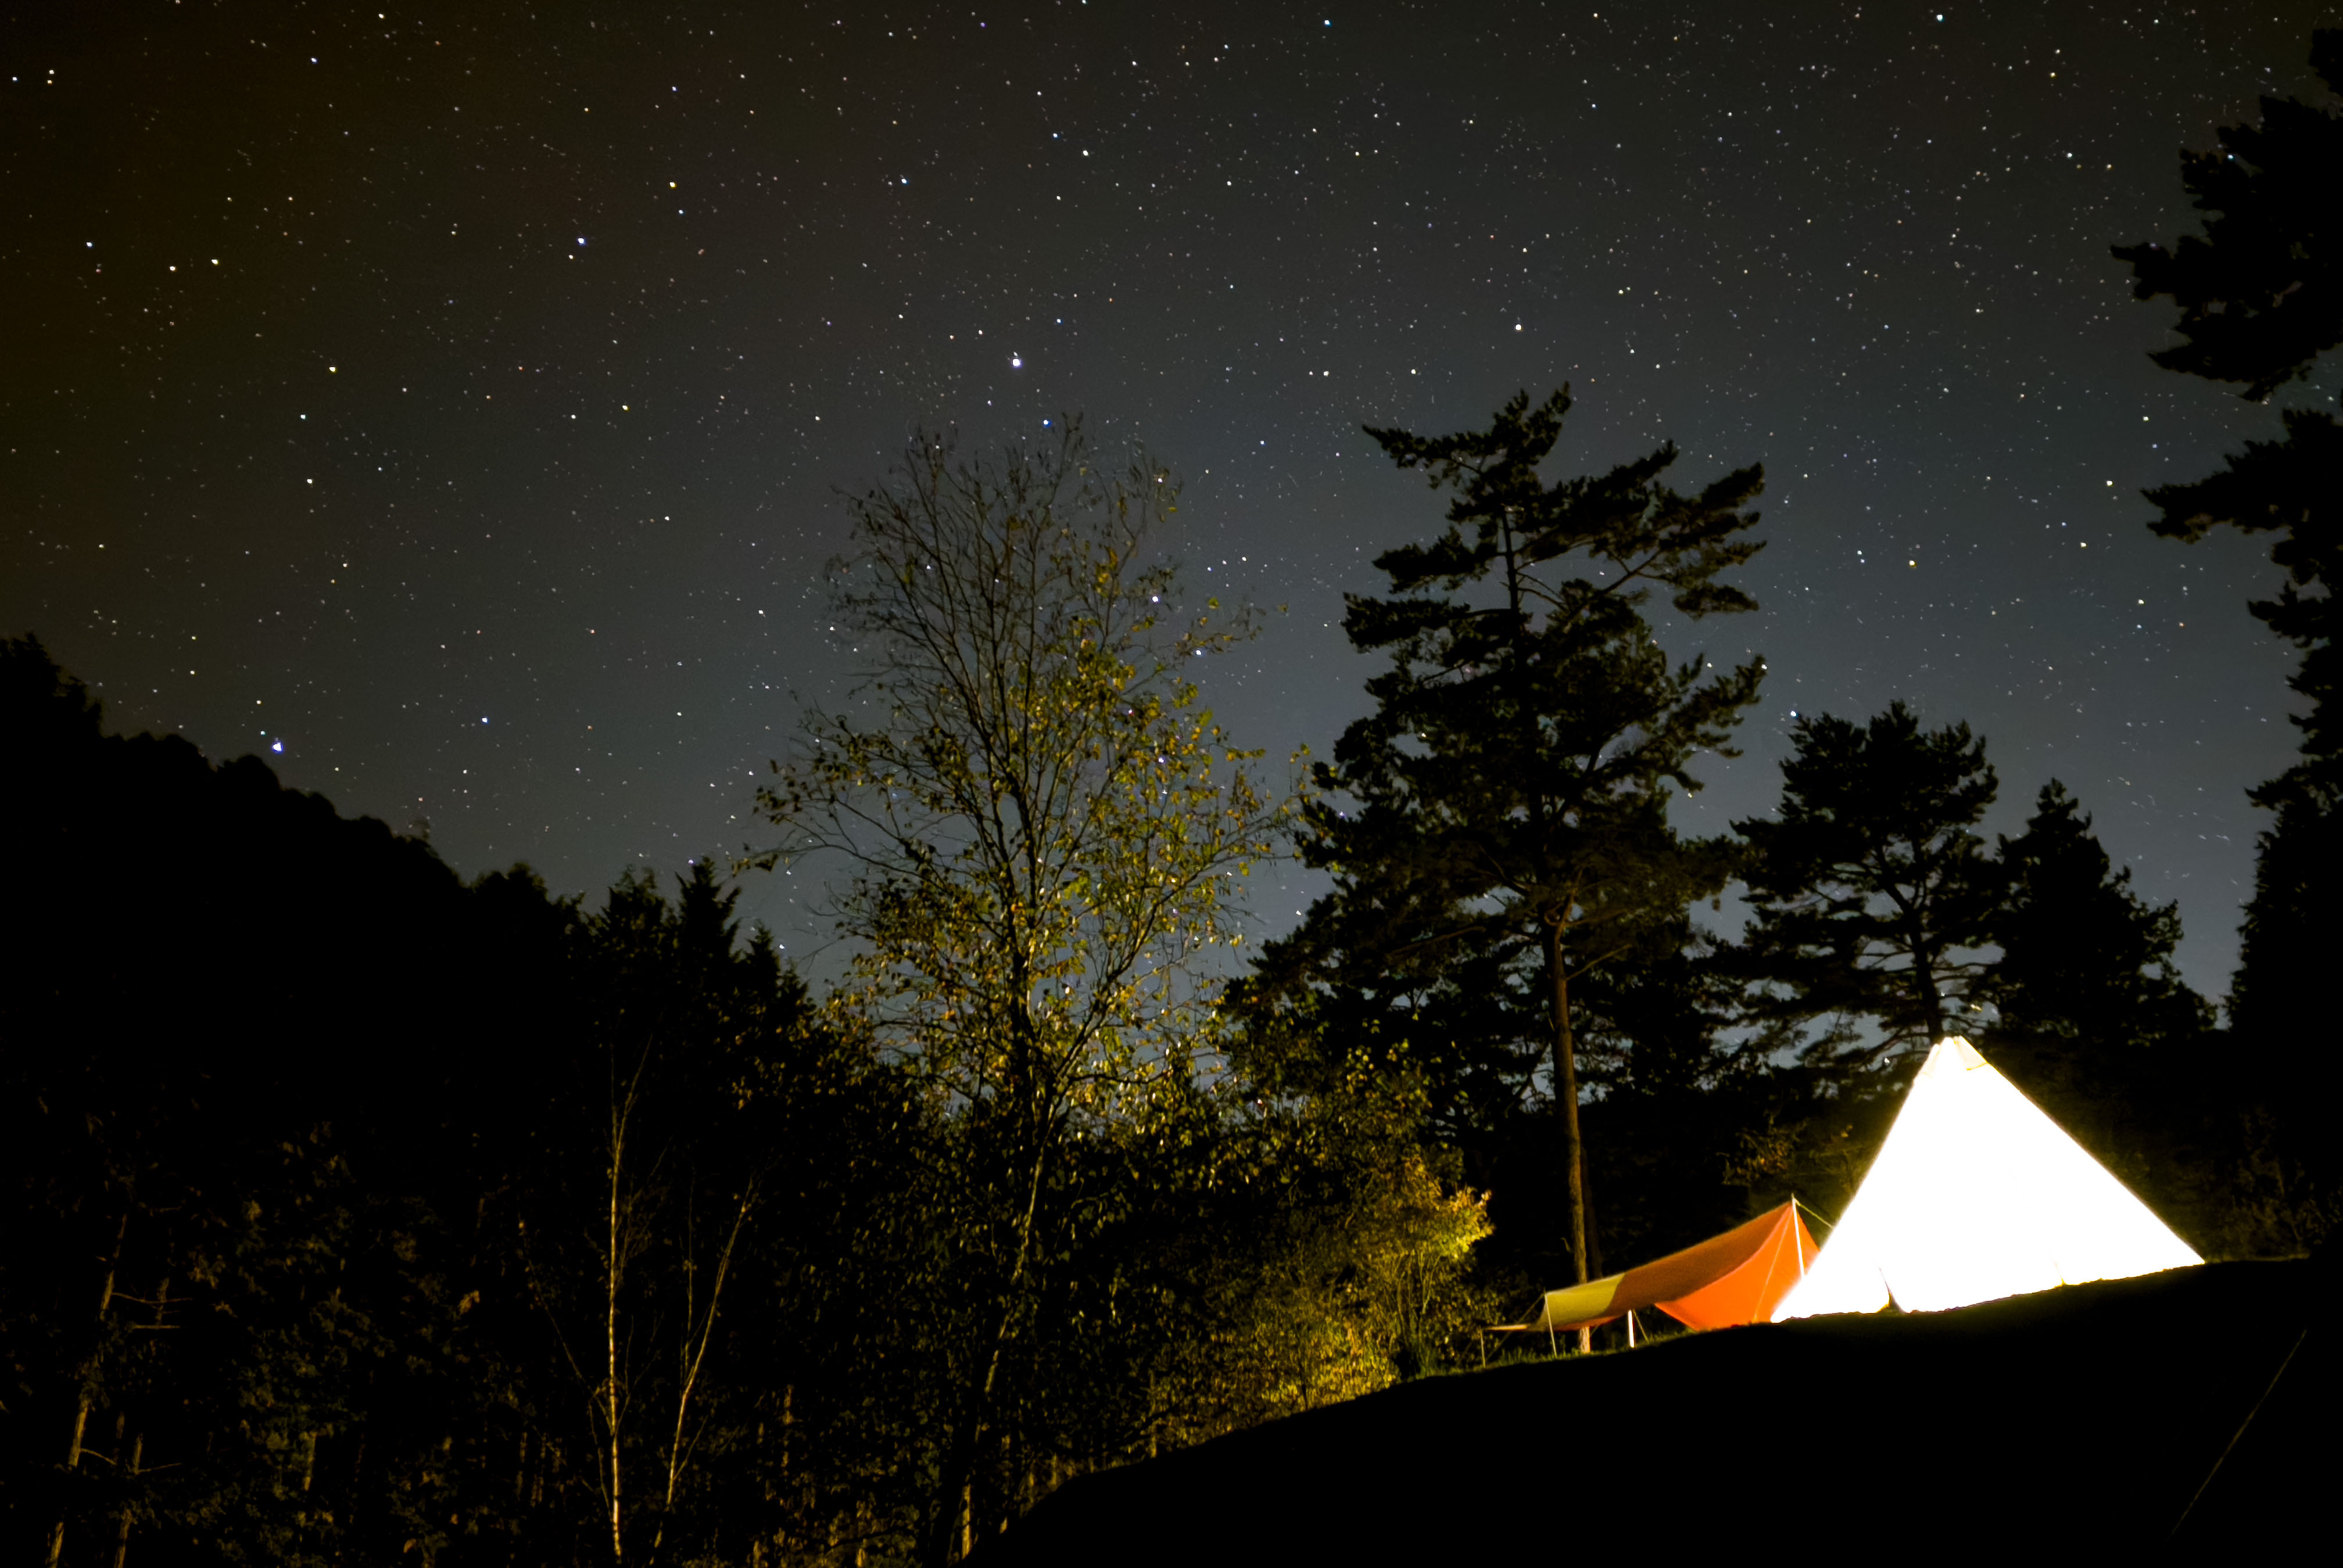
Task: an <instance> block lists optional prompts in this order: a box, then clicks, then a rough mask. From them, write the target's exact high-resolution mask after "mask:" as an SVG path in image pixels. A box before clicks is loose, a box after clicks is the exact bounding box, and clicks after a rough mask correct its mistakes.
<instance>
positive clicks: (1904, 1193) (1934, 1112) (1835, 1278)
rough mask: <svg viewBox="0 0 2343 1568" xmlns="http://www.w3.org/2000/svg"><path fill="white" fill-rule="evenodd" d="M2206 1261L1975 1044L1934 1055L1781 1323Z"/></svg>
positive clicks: (1918, 1307)
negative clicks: (1891, 1302)
mask: <svg viewBox="0 0 2343 1568" xmlns="http://www.w3.org/2000/svg"><path fill="white" fill-rule="evenodd" d="M2203 1261H2204V1260H2203V1259H2202V1258H2199V1257H2198V1256H2197V1254H2196V1253H2195V1252H2193V1251H2189V1249H2188V1246H2187V1243H2186V1242H2184V1241H2181V1239H2180V1238H2179V1237H2177V1236H2176V1235H2174V1234H2173V1233H2172V1231H2170V1230H2169V1229H2168V1228H2167V1226H2166V1225H2165V1223H2164V1221H2161V1220H2158V1219H2157V1217H2156V1216H2155V1215H2154V1214H2152V1213H2150V1212H2149V1211H2148V1209H2147V1204H2145V1203H2142V1202H2141V1201H2139V1200H2138V1199H2137V1198H2135V1197H2133V1196H2132V1195H2131V1193H2130V1192H2129V1191H2127V1189H2126V1188H2125V1187H2124V1185H2123V1183H2122V1182H2120V1181H2117V1180H2116V1179H2115V1178H2114V1177H2113V1176H2112V1175H2110V1174H2108V1172H2107V1167H2105V1166H2103V1165H2101V1164H2100V1163H2099V1162H2098V1161H2096V1160H2094V1159H2092V1158H2091V1157H2090V1156H2089V1155H2088V1154H2087V1153H2085V1152H2084V1151H2083V1147H2082V1145H2080V1144H2078V1143H2077V1142H2076V1141H2074V1140H2073V1139H2072V1138H2070V1137H2068V1136H2067V1135H2066V1131H2064V1130H2063V1129H2062V1128H2060V1127H2059V1126H2058V1124H2057V1123H2056V1122H2055V1121H2051V1120H2050V1118H2049V1117H2047V1116H2046V1115H2044V1114H2043V1113H2042V1111H2040V1110H2039V1109H2038V1108H2037V1107H2036V1105H2035V1104H2034V1102H2033V1101H2030V1100H2028V1099H2026V1096H2025V1095H2023V1094H2021V1093H2019V1092H2018V1091H2017V1090H2016V1087H2015V1086H2014V1085H2013V1084H2011V1083H2010V1081H2008V1080H2007V1079H2006V1078H2004V1077H2002V1075H2001V1074H2000V1073H1998V1072H1996V1071H1995V1070H1993V1068H1992V1066H1991V1065H1990V1064H1989V1063H1987V1062H1986V1060H1985V1058H1983V1057H1981V1056H1979V1055H1978V1054H1977V1053H1976V1050H1974V1049H1973V1048H1971V1046H1970V1045H1969V1042H1968V1041H1967V1040H1957V1039H1954V1040H1940V1041H1938V1042H1937V1045H1936V1049H1935V1050H1932V1051H1930V1052H1929V1053H1928V1060H1927V1061H1926V1064H1924V1065H1923V1066H1922V1067H1921V1069H1920V1076H1919V1077H1918V1078H1916V1079H1915V1080H1914V1081H1913V1083H1912V1091H1911V1093H1910V1094H1909V1095H1907V1096H1906V1098H1905V1101H1904V1108H1903V1110H1901V1111H1898V1112H1896V1124H1895V1126H1893V1127H1891V1128H1890V1129H1888V1132H1887V1141H1885V1143H1883V1144H1881V1145H1880V1147H1879V1154H1878V1157H1877V1158H1876V1159H1875V1160H1874V1161H1872V1162H1871V1169H1870V1171H1867V1172H1866V1173H1865V1176H1864V1178H1863V1184H1862V1186H1860V1187H1859V1188H1857V1189H1856V1190H1855V1199H1854V1201H1852V1202H1850V1203H1849V1204H1848V1205H1847V1206H1846V1212H1845V1214H1844V1215H1842V1216H1841V1217H1840V1219H1839V1222H1838V1228H1837V1229H1836V1230H1835V1231H1831V1233H1830V1235H1829V1237H1828V1238H1827V1239H1826V1240H1825V1241H1824V1243H1823V1249H1822V1252H1821V1255H1820V1256H1818V1257H1816V1258H1815V1262H1814V1267H1812V1268H1811V1269H1809V1270H1807V1271H1806V1275H1805V1279H1803V1280H1801V1281H1800V1282H1798V1285H1797V1287H1796V1288H1795V1290H1793V1291H1791V1292H1790V1293H1789V1295H1788V1297H1787V1298H1786V1299H1785V1300H1784V1301H1783V1302H1782V1303H1781V1304H1780V1305H1779V1306H1777V1307H1776V1308H1775V1310H1774V1314H1773V1315H1774V1319H1775V1322H1780V1321H1781V1320H1782V1319H1784V1318H1804V1317H1815V1316H1817V1315H1819V1314H1822V1313H1825V1312H1877V1311H1878V1310H1879V1309H1880V1308H1882V1307H1884V1306H1885V1305H1887V1304H1888V1299H1889V1296H1890V1294H1891V1292H1892V1293H1893V1295H1894V1298H1895V1302H1896V1305H1898V1306H1900V1307H1902V1308H1904V1309H1906V1311H1910V1312H1938V1311H1942V1310H1943V1309H1945V1308H1947V1307H1965V1306H1967V1305H1968V1304H1969V1303H1971V1302H1986V1301H1993V1300H1995V1299H1996V1298H1998V1297H2002V1296H2016V1295H2024V1294H2026V1293H2027V1292H2034V1291H2046V1290H2049V1289H2050V1288H2051V1287H2052V1286H2054V1285H2072V1284H2079V1283H2081V1282H2083V1281H2085V1280H2118V1279H2126V1278H2128V1277H2130V1276H2132V1275H2135V1274H2152V1273H2155V1272H2157V1271H2159V1270H2163V1269H2177V1268H2182V1267H2186V1266H2187V1265H2189V1264H2192V1263H2201V1262H2203Z"/></svg>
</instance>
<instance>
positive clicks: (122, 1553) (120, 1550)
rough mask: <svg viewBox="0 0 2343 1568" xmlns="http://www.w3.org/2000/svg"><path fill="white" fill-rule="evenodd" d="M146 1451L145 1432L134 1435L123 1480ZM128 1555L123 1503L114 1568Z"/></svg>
mask: <svg viewBox="0 0 2343 1568" xmlns="http://www.w3.org/2000/svg"><path fill="white" fill-rule="evenodd" d="M145 1452H146V1433H145V1432H140V1433H139V1434H138V1435H137V1436H136V1437H134V1438H132V1439H131V1440H130V1457H129V1459H128V1461H127V1462H125V1463H124V1465H123V1467H122V1477H123V1479H124V1480H126V1481H133V1480H136V1479H137V1475H138V1461H139V1457H140V1456H141V1455H142V1454H144V1453H145ZM302 1486H303V1488H304V1489H305V1490H306V1489H307V1486H308V1481H307V1478H306V1477H304V1478H303V1481H302ZM129 1555H130V1506H129V1504H127V1503H125V1504H124V1505H123V1508H122V1523H120V1524H118V1525H116V1527H115V1531H114V1568H122V1564H123V1561H124V1560H125V1559H126V1558H127V1557H128V1556H129Z"/></svg>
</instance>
